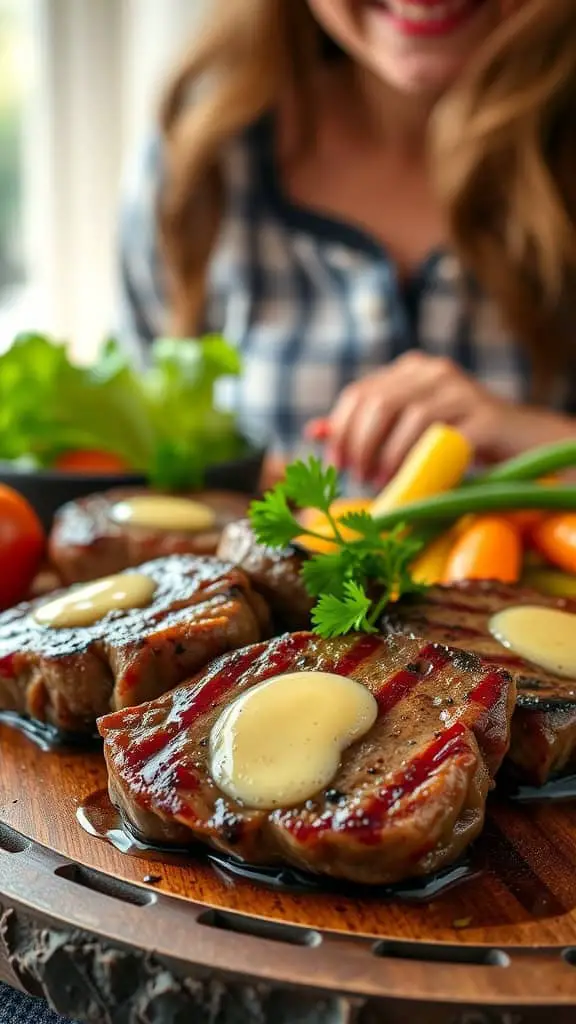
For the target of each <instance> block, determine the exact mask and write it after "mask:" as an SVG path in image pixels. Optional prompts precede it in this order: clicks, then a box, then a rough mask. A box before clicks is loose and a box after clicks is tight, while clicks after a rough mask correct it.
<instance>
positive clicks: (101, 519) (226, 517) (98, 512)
mask: <svg viewBox="0 0 576 1024" xmlns="http://www.w3.org/2000/svg"><path fill="white" fill-rule="evenodd" d="M147 493H149V492H147V491H146V490H144V489H142V488H141V489H139V490H135V489H132V490H115V491H107V492H106V493H104V494H92V495H90V496H89V497H87V498H80V499H79V500H78V501H71V502H69V503H68V504H67V505H64V506H63V508H61V509H60V511H59V512H58V513H57V514H56V517H55V520H54V526H53V529H52V533H51V536H50V541H49V552H50V558H51V560H52V563H53V565H54V566H55V567H56V569H57V571H58V573H59V576H60V578H61V580H62V582H63V583H64V584H69V583H81V582H85V581H87V580H94V579H99V578H100V577H101V576H108V575H111V574H113V573H117V572H122V570H123V569H128V568H130V567H131V566H136V565H141V564H142V562H147V561H149V560H150V559H153V558H162V557H163V556H164V555H178V554H193V555H212V554H214V553H215V551H216V548H217V546H218V541H219V539H220V534H221V532H222V529H223V528H224V526H225V525H226V524H227V523H229V522H231V521H233V520H234V519H238V517H239V516H243V515H245V514H246V508H247V506H248V499H247V498H246V497H245V496H243V495H241V494H233V493H231V492H227V491H205V492H203V493H201V494H191V495H190V498H192V499H193V500H195V501H199V502H201V503H202V504H204V505H208V506H209V507H210V508H211V509H213V510H214V512H215V514H216V523H215V525H214V526H213V527H211V528H210V529H208V530H203V531H201V532H199V533H189V532H185V531H182V530H180V531H179V530H157V529H149V528H143V527H139V526H133V525H127V524H122V523H117V522H115V521H114V519H113V518H112V517H111V514H110V513H111V511H112V509H113V507H114V505H116V504H117V502H119V501H124V500H125V499H127V498H133V497H135V496H137V495H140V494H147Z"/></svg>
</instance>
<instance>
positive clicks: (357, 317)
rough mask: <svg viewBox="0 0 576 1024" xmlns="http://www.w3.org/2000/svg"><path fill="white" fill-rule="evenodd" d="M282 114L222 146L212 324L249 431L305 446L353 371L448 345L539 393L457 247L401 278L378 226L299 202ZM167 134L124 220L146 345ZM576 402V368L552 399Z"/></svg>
mask: <svg viewBox="0 0 576 1024" xmlns="http://www.w3.org/2000/svg"><path fill="white" fill-rule="evenodd" d="M273 142H274V131H273V122H272V118H265V119H263V120H262V121H260V122H259V123H258V124H257V125H255V126H253V127H252V128H250V129H249V130H248V131H247V132H246V133H245V134H244V135H243V136H242V137H241V138H239V139H237V140H236V141H234V142H233V143H232V144H231V145H230V146H229V147H228V149H227V151H226V152H225V153H224V154H223V171H224V180H225V188H226V198H227V202H226V209H225V215H224V218H223V223H222V226H221V232H220V237H219V239H218V243H217V245H216V248H215V252H214V255H213V258H212V261H211V264H210V267H209V277H208V289H207V306H206V310H205V324H204V326H205V329H206V330H207V331H214V332H221V333H223V334H224V335H225V336H226V338H227V339H228V340H229V341H232V342H233V343H234V344H236V345H237V346H238V347H239V349H240V351H241V353H242V358H243V367H244V370H243V375H242V377H241V379H240V380H238V381H234V382H232V383H231V384H230V385H229V386H227V387H226V389H225V391H223V392H222V394H221V401H222V402H224V403H225V404H226V405H228V406H230V407H232V408H234V409H235V410H236V412H237V414H238V417H239V420H240V424H241V426H242V427H243V428H244V430H245V431H246V432H247V433H248V435H251V434H255V435H256V436H262V435H264V436H265V437H267V439H268V441H269V443H270V444H271V446H272V447H274V448H275V449H276V451H278V452H279V453H282V454H286V455H287V456H290V457H294V456H295V455H302V454H304V452H305V450H306V447H305V445H304V443H303V442H302V440H301V436H302V430H303V428H304V425H305V424H306V422H307V421H308V420H310V419H312V418H314V417H318V416H323V415H325V414H326V413H327V412H328V411H329V410H330V408H331V407H332V406H333V405H334V402H335V400H336V398H337V396H338V394H339V392H340V391H341V390H342V388H343V387H344V386H345V385H346V384H348V383H349V382H350V381H354V380H357V379H358V378H360V377H362V376H364V375H366V374H369V373H371V372H373V371H374V370H376V369H377V368H378V367H382V366H384V365H386V364H387V363H389V362H390V361H391V360H393V359H395V358H397V357H398V356H400V355H402V353H404V352H406V351H408V350H409V349H413V348H419V349H421V350H422V351H424V352H427V353H430V354H431V355H435V356H447V357H449V358H450V359H452V360H453V361H454V362H456V363H458V364H459V365H460V366H462V367H463V368H464V369H465V370H467V371H469V372H470V373H471V374H473V375H474V377H476V378H477V379H478V380H479V381H481V382H482V383H484V384H485V385H486V386H487V387H488V388H489V389H490V390H491V391H492V392H494V393H496V394H498V395H500V396H502V397H505V398H510V399H515V400H518V401H522V400H526V399H528V397H529V393H530V366H529V363H528V360H527V358H526V355H525V353H524V352H523V350H522V349H521V348H520V346H519V345H518V344H516V343H515V342H514V340H513V339H512V338H511V337H510V336H509V335H508V334H507V333H506V331H505V330H504V328H503V326H502V324H501V323H500V322H499V319H498V315H497V311H496V309H495V307H494V305H493V304H492V303H491V302H490V301H488V300H487V299H486V298H485V297H484V296H482V295H481V294H480V293H479V292H478V289H475V288H474V287H473V285H472V284H471V282H469V281H467V280H466V279H465V276H464V274H463V273H462V271H461V270H460V268H459V266H458V263H457V261H456V259H455V258H454V256H453V255H451V254H450V253H448V252H435V253H433V254H431V255H430V256H429V257H428V259H426V261H425V262H424V263H423V264H422V265H421V266H420V267H419V268H418V270H417V271H416V272H415V273H414V275H413V276H412V278H411V280H410V281H409V282H408V283H404V284H402V283H400V281H399V280H398V276H397V273H396V270H395V267H394V264H393V262H392V260H391V259H390V257H389V255H388V254H387V253H386V250H385V248H384V247H383V246H382V244H381V243H380V242H379V241H377V239H375V238H373V237H371V236H370V234H369V233H368V232H367V231H364V230H361V229H360V228H358V227H354V226H352V225H350V224H345V223H343V222H341V221H339V220H336V219H334V218H331V217H326V216H323V215H320V214H318V213H315V212H313V211H312V210H309V209H306V208H303V207H301V206H297V205H296V204H295V203H293V202H292V201H291V200H290V199H289V198H288V197H287V196H286V194H285V193H284V192H283V190H282V186H281V183H280V180H279V175H278V173H277V168H276V166H275V158H274V145H273ZM160 163H161V161H160V154H159V150H158V145H157V144H155V145H154V146H152V147H151V149H150V150H149V152H148V154H147V157H146V159H145V161H144V162H143V163H142V164H141V165H140V168H139V173H138V174H137V176H136V179H135V180H134V181H133V182H132V187H131V190H130V193H131V197H130V195H129V198H128V202H127V205H126V207H125V212H124V218H123V226H122V301H121V323H120V332H119V333H120V338H121V339H122V340H123V342H124V344H125V345H126V346H127V347H129V349H131V351H132V352H133V353H134V356H135V357H136V358H142V357H143V354H144V353H145V350H146V346H147V345H148V344H149V342H150V341H151V339H153V338H154V337H155V336H157V335H159V334H161V333H162V332H163V331H164V329H165V312H166V309H165V303H164V299H163V290H162V274H161V269H160V262H159V258H158V252H157V248H156V228H155V207H156V197H157V194H158V189H159V181H160V179H161V173H160ZM553 404H554V405H555V406H556V407H557V408H559V409H564V410H565V411H567V412H571V411H574V409H576V380H575V379H574V378H572V379H569V380H567V379H564V380H562V381H559V382H558V388H557V393H556V397H555V401H554V403H553Z"/></svg>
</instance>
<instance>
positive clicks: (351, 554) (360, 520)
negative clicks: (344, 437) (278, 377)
mask: <svg viewBox="0 0 576 1024" xmlns="http://www.w3.org/2000/svg"><path fill="white" fill-rule="evenodd" d="M338 496H339V487H338V474H337V472H336V470H335V469H334V467H333V466H328V467H324V466H323V465H322V463H321V462H320V460H319V459H316V458H314V457H311V458H310V459H309V460H308V462H295V463H293V464H292V465H291V466H288V468H287V470H286V476H285V479H284V480H283V481H282V483H280V484H277V485H276V487H274V488H273V489H272V490H270V491H268V492H267V493H266V494H265V495H264V498H263V499H262V500H260V501H255V502H253V503H252V506H251V509H250V519H251V522H252V527H253V529H254V533H255V534H256V538H257V540H258V541H259V543H261V544H265V545H267V546H268V547H277V548H283V547H286V546H287V545H288V544H290V543H291V542H292V541H294V540H295V539H296V538H297V537H302V535H303V534H306V535H307V536H309V537H315V538H317V539H319V540H323V541H326V540H327V539H329V540H330V541H332V542H333V543H334V544H335V545H336V546H337V550H336V551H334V552H330V553H326V554H316V555H313V556H311V557H310V558H309V559H307V560H306V561H305V562H304V564H303V566H302V570H301V572H302V578H303V580H304V583H305V586H306V589H307V591H308V593H309V594H310V596H311V597H314V598H316V605H315V606H314V609H313V611H312V622H313V626H314V631H315V632H316V633H318V634H319V635H320V636H322V637H326V638H328V637H335V636H344V635H345V634H346V633H350V632H351V631H356V632H363V633H375V632H377V624H378V621H379V619H380V616H381V615H382V613H383V611H384V609H385V608H386V606H387V604H388V603H389V602H390V601H392V600H397V599H398V598H399V597H401V596H402V595H404V594H411V593H419V592H420V591H421V590H422V589H423V588H422V587H421V585H420V584H418V583H416V582H415V581H414V580H413V579H412V576H411V574H410V565H411V563H412V561H413V560H414V558H415V556H416V555H417V554H418V552H419V551H420V550H421V548H422V543H421V542H420V541H418V540H416V539H415V538H413V537H410V536H408V535H407V532H406V528H405V526H404V525H403V524H399V525H397V526H396V527H395V528H394V529H393V530H391V531H390V532H388V533H387V534H384V535H382V533H381V528H380V527H379V526H378V525H377V523H376V522H375V520H374V519H373V518H372V517H371V516H370V515H369V514H368V512H350V513H349V514H347V515H346V516H344V517H343V518H342V519H341V520H340V521H339V522H338V521H337V520H336V519H335V518H334V516H333V515H332V513H331V511H330V510H331V506H332V504H333V502H334V501H335V500H336V498H337V497H338ZM293 506H295V507H296V508H297V509H308V508H312V509H317V510H318V511H319V512H322V513H324V515H325V516H326V519H327V521H328V523H329V526H330V531H331V533H330V536H329V537H328V538H327V537H326V535H324V534H319V533H317V532H315V531H313V530H308V529H304V528H303V527H302V524H301V523H300V522H299V521H298V519H297V518H296V515H295V514H294V512H293V511H292V507H293ZM341 526H342V527H347V528H349V529H352V530H354V531H355V532H356V533H357V534H358V535H359V537H358V539H357V540H348V539H346V537H345V536H344V535H343V533H342V530H341Z"/></svg>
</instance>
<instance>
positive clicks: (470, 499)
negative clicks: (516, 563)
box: [375, 482, 576, 530]
mask: <svg viewBox="0 0 576 1024" xmlns="http://www.w3.org/2000/svg"><path fill="white" fill-rule="evenodd" d="M529 508H536V509H553V510H559V511H571V510H576V486H574V487H569V486H556V487H543V486H542V485H541V484H534V483H504V482H502V483H483V484H478V485H474V486H470V487H463V488H462V489H460V490H455V491H447V492H446V493H445V494H436V495H434V497H432V498H426V499H425V500H424V501H414V502H411V503H410V504H408V505H403V506H402V507H401V508H397V509H394V510H393V511H391V512H386V513H384V515H381V516H376V517H375V521H376V522H377V524H378V526H379V527H380V528H381V529H382V530H388V529H392V527H394V526H397V525H398V523H406V524H407V525H409V526H410V525H412V523H420V522H429V521H434V520H442V519H444V520H447V521H448V520H454V519H459V518H460V516H465V515H468V514H469V513H471V512H474V513H478V512H507V511H512V510H514V509H529Z"/></svg>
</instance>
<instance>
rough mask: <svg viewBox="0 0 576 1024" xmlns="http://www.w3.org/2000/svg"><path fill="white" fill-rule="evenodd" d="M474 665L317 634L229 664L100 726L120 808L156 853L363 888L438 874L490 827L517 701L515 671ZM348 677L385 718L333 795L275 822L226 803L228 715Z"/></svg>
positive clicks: (390, 640)
mask: <svg viewBox="0 0 576 1024" xmlns="http://www.w3.org/2000/svg"><path fill="white" fill-rule="evenodd" d="M464 660H465V663H466V667H465V668H464V667H463V661H462V653H461V652H460V651H456V650H449V649H447V648H444V647H441V646H440V645H437V644H428V643H423V642H421V641H418V640H414V639H410V638H408V637H393V636H391V637H386V638H382V637H366V636H362V637H346V638H340V639H338V640H331V641H325V640H321V639H320V638H319V637H316V636H314V635H312V634H309V633H301V634H296V635H292V636H285V637H281V638H278V639H276V640H273V641H270V642H269V643H268V644H260V645H257V646H256V647H255V648H253V649H252V650H249V651H241V652H236V653H234V654H231V655H227V656H224V657H223V658H220V659H218V660H217V661H216V662H214V663H213V664H212V665H210V666H209V667H208V668H207V669H206V670H204V672H203V673H202V674H201V675H200V676H197V677H196V678H195V679H193V680H191V681H190V682H189V683H186V684H183V685H182V686H180V687H179V688H178V689H176V690H175V691H173V692H172V693H171V694H167V695H166V696H164V697H162V698H160V699H158V700H156V701H153V702H151V703H149V704H147V705H145V706H143V707H140V708H130V709H126V710H124V711H121V712H117V713H116V714H112V715H108V716H106V717H105V718H104V719H102V720H101V721H100V723H99V728H100V732H101V734H102V735H103V737H104V748H105V755H106V760H107V764H108V771H109V784H110V794H111V797H112V799H113V801H114V802H115V803H116V804H117V806H119V808H120V809H121V811H122V813H123V814H124V815H125V817H126V818H127V819H128V821H129V822H130V823H131V824H132V826H133V827H134V829H135V831H136V833H137V834H138V835H140V836H143V837H144V838H146V839H148V840H149V841H152V842H154V841H158V839H159V838H161V839H162V840H163V841H164V842H165V841H167V840H168V841H170V842H173V843H174V842H175V843H178V844H179V845H183V844H184V845H186V844H189V843H190V842H191V841H193V840H197V839H200V840H201V841H204V842H208V843H210V844H211V845H213V846H215V847H217V848H219V849H224V850H228V851H229V852H233V853H234V854H235V855H236V856H240V857H242V858H244V860H246V861H252V862H255V863H271V862H278V861H284V862H288V863H290V864H293V865H296V866H299V867H304V868H306V869H308V870H312V871H317V872H323V873H328V874H331V875H334V876H336V877H343V878H349V879H352V880H355V881H361V882H362V881H363V882H373V883H383V882H391V881H397V880H399V879H400V878H404V877H410V876H414V875H421V874H426V873H428V872H430V871H433V870H438V868H440V867H442V866H443V865H444V864H446V863H449V862H450V861H451V860H452V859H454V858H455V857H457V856H458V855H459V854H460V852H461V851H462V850H463V849H464V848H465V846H466V845H467V843H468V842H469V841H471V839H472V838H473V837H475V836H476V835H477V834H478V832H479V830H480V829H481V827H482V823H483V815H484V804H485V799H486V795H487V792H488V789H489V786H490V784H491V778H492V776H493V774H494V772H495V771H496V770H497V768H498V767H499V765H500V763H501V761H502V758H503V756H504V753H505V751H506V749H507V746H508V741H509V722H510V717H511V713H512V708H513V703H514V687H513V684H512V682H511V680H510V677H509V675H508V674H507V673H506V672H503V671H498V670H494V669H493V668H492V666H489V665H486V664H485V663H483V662H482V660H481V659H480V658H478V657H474V656H473V655H470V656H468V657H467V658H466V659H464ZM351 666H353V667H352V668H351ZM343 667H345V668H346V672H347V673H349V674H350V675H352V677H353V678H356V679H357V680H358V681H360V682H362V683H363V684H364V685H366V686H368V687H369V689H370V690H371V692H372V693H374V695H375V696H376V698H377V700H378V703H379V713H378V719H377V722H376V724H375V726H374V727H373V729H372V730H371V731H370V733H369V734H368V735H367V736H366V737H364V738H363V739H362V740H360V741H359V742H358V743H356V744H354V745H353V746H352V747H351V748H349V749H348V750H347V751H346V752H345V753H344V755H343V757H342V762H341V765H340V768H339V769H338V771H337V773H336V775H335V777H334V779H333V780H331V783H330V785H329V786H328V787H327V788H326V790H325V791H323V792H321V793H319V794H318V795H317V796H316V797H314V798H313V799H312V800H308V801H306V802H305V804H304V805H302V806H299V807H293V808H287V809H286V808H284V809H282V808H280V809H277V810H274V811H271V812H263V811H260V810H254V809H249V808H246V807H244V806H242V805H241V804H240V803H238V802H235V801H234V800H232V799H231V798H229V797H227V796H225V795H224V794H223V793H222V792H221V791H220V790H219V789H218V788H217V786H216V785H215V784H214V782H213V780H212V779H211V777H210V772H209V763H208V743H207V741H208V737H209V735H210V730H211V728H212V725H213V724H214V722H215V721H216V719H217V717H218V715H219V714H220V713H221V711H222V709H223V708H224V707H225V706H227V705H228V704H230V703H231V702H232V701H233V700H234V699H235V698H236V697H237V696H239V695H240V693H242V692H244V691H245V690H246V689H247V688H249V687H250V686H253V685H256V684H257V683H259V682H261V681H263V680H264V679H267V678H270V677H271V676H273V675H276V674H278V673H280V672H288V671H299V670H312V671H314V670H319V671H338V672H341V671H342V669H343ZM279 728H281V723H279Z"/></svg>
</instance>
